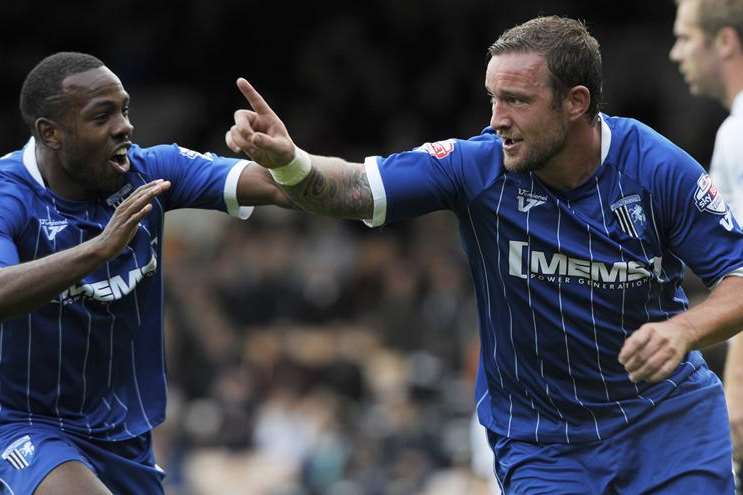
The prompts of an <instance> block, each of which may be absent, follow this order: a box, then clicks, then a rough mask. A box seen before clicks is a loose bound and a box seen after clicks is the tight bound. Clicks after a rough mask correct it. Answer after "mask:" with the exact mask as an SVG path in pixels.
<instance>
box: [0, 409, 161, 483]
mask: <svg viewBox="0 0 743 495" xmlns="http://www.w3.org/2000/svg"><path fill="white" fill-rule="evenodd" d="M67 461H79V462H81V463H83V464H85V465H86V466H88V468H89V469H90V470H91V471H93V473H95V475H96V476H98V478H100V480H101V481H102V482H103V484H105V485H106V486H107V487H108V489H109V490H111V491H112V492H113V493H115V494H117V495H118V494H134V493H137V494H139V493H142V494H145V493H146V494H148V495H149V494H163V493H164V491H163V487H162V480H163V478H164V477H165V473H164V471H163V470H162V469H161V468H160V467H159V466H157V465H156V464H155V455H154V454H153V452H152V439H151V435H150V433H149V432H147V433H145V434H143V435H140V436H138V437H134V438H132V439H129V440H124V441H121V442H107V441H102V440H96V439H89V438H82V437H80V436H77V435H74V434H72V433H69V432H63V431H61V430H60V429H59V428H57V427H55V426H51V425H48V424H42V423H34V424H33V425H29V424H27V423H12V424H5V425H2V426H0V494H16V495H20V494H31V493H33V492H34V490H36V488H37V487H38V486H39V485H40V484H41V482H42V481H43V480H44V478H45V477H46V476H47V475H48V474H49V473H50V472H51V471H52V470H53V469H54V468H55V467H57V466H59V465H60V464H62V463H64V462H67Z"/></svg>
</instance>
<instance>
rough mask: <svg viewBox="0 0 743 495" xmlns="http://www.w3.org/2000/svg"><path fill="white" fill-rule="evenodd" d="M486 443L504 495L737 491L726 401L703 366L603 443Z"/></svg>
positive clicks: (496, 439) (725, 494)
mask: <svg viewBox="0 0 743 495" xmlns="http://www.w3.org/2000/svg"><path fill="white" fill-rule="evenodd" d="M488 439H489V441H490V446H491V447H492V448H493V452H494V453H495V458H496V462H495V474H496V476H497V477H498V480H499V482H500V484H501V487H502V489H503V492H504V493H505V494H508V495H522V494H528V495H538V494H544V495H568V494H570V495H588V494H607V493H611V494H617V495H624V494H627V495H628V494H650V493H652V494H653V495H679V494H715V495H733V494H734V493H735V482H734V477H733V464H732V446H731V442H730V429H729V426H728V417H727V408H726V406H725V399H724V396H723V393H722V387H721V386H720V380H719V379H718V378H717V376H715V374H714V373H712V372H711V371H709V370H708V369H707V368H701V369H699V370H698V371H696V372H695V373H693V374H692V375H691V376H690V377H689V378H688V379H687V380H686V381H685V382H684V383H682V384H681V385H679V388H678V389H677V390H676V391H675V392H674V393H673V394H671V395H670V396H669V397H668V398H666V399H665V400H664V401H662V402H660V403H659V404H658V405H656V406H655V408H653V409H652V410H651V411H650V412H648V413H647V414H645V415H644V416H642V417H640V418H638V419H637V420H635V422H634V423H632V424H631V425H629V426H628V427H627V428H625V429H624V430H622V431H621V432H620V433H618V434H616V435H614V436H613V437H611V438H608V439H606V440H603V441H597V442H591V443H584V444H577V445H569V444H557V443H555V444H534V443H530V442H524V441H519V440H513V439H509V438H505V437H500V436H498V435H497V434H495V433H494V432H492V431H488Z"/></svg>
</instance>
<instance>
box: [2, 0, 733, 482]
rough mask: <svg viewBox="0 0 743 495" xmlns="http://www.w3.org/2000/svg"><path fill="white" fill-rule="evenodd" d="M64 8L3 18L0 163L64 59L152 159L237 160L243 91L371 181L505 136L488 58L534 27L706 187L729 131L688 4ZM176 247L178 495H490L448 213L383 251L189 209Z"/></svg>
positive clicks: (340, 233)
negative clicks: (581, 46)
mask: <svg viewBox="0 0 743 495" xmlns="http://www.w3.org/2000/svg"><path fill="white" fill-rule="evenodd" d="M558 3H559V8H558V6H557V5H556V4H558ZM46 7H48V8H45V6H44V3H43V2H42V4H41V5H39V4H38V3H36V2H34V3H29V2H12V1H11V2H0V19H2V20H3V30H1V31H0V60H1V61H2V62H3V63H2V66H3V78H1V79H0V154H3V153H4V152H6V151H10V150H13V149H17V148H19V147H20V146H22V145H23V143H24V141H25V140H26V139H27V135H28V133H27V130H26V129H24V128H23V125H22V123H21V119H20V116H19V115H18V111H17V109H16V107H17V95H18V92H19V88H20V86H21V83H22V81H23V77H24V76H25V74H26V73H27V72H28V70H29V69H30V68H31V67H33V65H34V64H35V63H36V62H38V61H39V60H40V59H41V58H43V57H44V56H46V55H49V54H51V53H53V52H55V51H59V50H78V51H86V52H90V53H92V54H94V55H96V56H99V57H100V58H102V59H103V60H104V61H105V62H106V63H107V64H108V65H109V66H110V67H111V68H112V70H113V71H114V72H116V73H117V74H118V75H119V76H120V77H121V79H122V81H123V84H124V86H125V88H126V89H127V90H128V92H129V93H130V94H131V97H132V102H131V116H132V120H133V123H134V124H135V126H136V131H135V141H136V142H138V143H139V144H141V145H143V146H147V145H153V144H159V143H169V142H175V141H177V142H178V143H179V144H181V145H184V146H187V147H190V148H193V149H196V150H198V151H214V152H218V153H222V154H228V153H229V152H228V151H227V149H226V147H225V146H224V143H223V136H224V132H225V131H226V130H227V128H228V127H229V123H230V119H231V117H232V112H233V111H234V110H235V109H236V108H238V106H240V105H243V104H244V102H243V101H242V99H241V97H240V95H239V93H238V92H237V90H236V88H235V86H234V80H235V78H236V77H237V76H246V77H248V78H249V79H250V80H251V81H252V82H254V83H255V84H256V86H257V88H258V89H259V91H261V92H262V93H263V94H264V95H265V96H266V98H268V99H269V101H271V103H272V105H273V106H274V107H275V109H276V110H277V112H278V113H279V114H280V115H282V117H283V118H284V121H285V122H286V123H287V125H288V126H290V128H291V131H292V136H293V138H294V139H295V140H296V141H297V143H298V144H299V145H300V146H302V147H304V148H306V149H309V150H312V151H313V152H317V153H327V154H338V155H341V156H344V157H347V158H350V159H355V160H361V159H363V157H364V156H365V155H366V154H371V153H382V154H385V153H390V152H393V151H398V150H404V149H410V148H413V147H415V146H417V145H419V144H421V143H422V142H424V141H432V140H438V139H444V138H449V137H453V136H457V137H467V136H470V135H474V134H477V133H478V132H480V130H481V129H482V127H484V126H485V125H486V124H487V122H488V116H489V115H488V112H489V107H488V103H487V96H486V94H485V91H484V89H483V74H484V67H485V63H486V56H485V54H486V51H487V46H488V45H489V44H490V43H491V42H492V41H494V39H495V38H496V37H497V35H498V34H499V33H500V32H501V31H502V30H503V29H505V28H507V27H510V26H512V25H514V24H516V23H518V22H522V21H524V20H526V19H528V18H530V17H533V16H534V15H537V14H540V13H547V14H552V13H558V14H567V15H571V16H573V17H578V18H583V19H586V20H587V22H588V25H589V28H590V29H591V30H592V32H593V33H594V35H595V36H596V37H597V38H598V39H599V41H600V42H601V44H602V51H603V55H604V62H605V65H604V73H605V80H606V82H605V88H604V90H605V98H604V100H605V102H606V105H605V107H604V108H605V109H606V110H607V111H608V112H609V113H612V114H618V115H627V116H633V117H636V118H639V119H640V120H643V121H644V122H646V123H648V124H650V125H652V126H654V127H655V128H656V129H658V130H659V131H661V132H662V133H663V134H665V135H667V136H668V137H670V138H671V139H672V140H674V141H675V142H677V143H678V144H680V145H682V146H683V147H685V148H686V149H688V150H689V151H690V153H691V154H692V155H694V156H695V157H696V158H697V159H698V160H699V161H700V162H701V163H702V164H703V165H705V166H706V165H707V163H708V158H709V156H710V154H711V149H712V143H713V138H714V132H715V129H716V128H717V126H718V124H719V122H720V121H721V120H722V117H723V112H722V111H721V110H720V109H718V107H717V105H715V104H714V103H712V102H709V103H708V102H704V101H703V100H700V99H693V98H691V97H690V96H689V95H688V92H687V90H686V87H685V86H684V83H683V81H682V79H681V77H680V76H679V75H678V73H677V70H676V67H675V66H674V65H673V64H672V63H670V62H669V61H668V60H667V53H668V50H669V49H670V47H671V44H672V42H673V36H672V22H673V15H674V5H673V2H671V1H670V0H669V1H667V2H647V1H641V0H631V1H627V2H621V3H618V4H611V5H609V4H607V5H605V6H603V7H602V8H598V7H597V6H596V4H595V3H592V2H581V1H578V0H571V1H568V0H564V1H560V2H547V1H525V2H516V3H513V2H509V3H505V2H493V1H489V2H483V1H481V0H460V1H458V2H456V3H453V2H449V1H445V0H425V1H424V0H410V1H393V0H375V1H373V2H355V3H354V2H311V3H304V4H303V3H295V4H292V6H291V7H287V6H286V5H285V4H280V3H275V2H274V3H271V2H258V1H247V2H246V1H240V2H238V1H237V0H230V1H225V2H208V1H206V0H187V1H184V2H179V3H178V5H177V8H175V5H174V6H173V7H166V6H164V5H163V6H157V5H154V4H152V3H151V2H144V1H141V0H127V1H124V2H116V3H115V4H114V3H113V2H110V1H108V0H104V1H101V2H95V3H94V4H91V5H83V4H78V3H75V2H72V3H69V4H65V6H64V7H62V6H61V5H56V4H55V5H54V6H46ZM166 231H167V234H166V236H165V240H166V245H165V259H164V270H165V274H166V299H167V307H166V311H165V316H166V319H167V324H166V338H167V340H168V342H167V346H168V367H169V380H170V395H169V408H168V420H167V421H166V423H165V424H164V425H163V426H161V427H160V428H158V429H157V430H156V433H155V436H156V440H155V442H156V447H157V450H158V459H159V462H160V463H161V464H163V465H164V466H165V468H166V470H167V472H168V478H167V484H168V485H167V486H168V490H169V493H171V494H179V495H180V494H182V495H211V494H251V495H261V494H266V495H315V494H318V495H319V494H329V495H356V494H359V495H360V494H369V495H376V494H379V495H382V494H385V495H396V494H400V495H402V494H406V495H407V494H428V495H434V494H454V493H467V494H475V495H477V494H480V493H487V491H488V485H487V482H485V481H483V480H481V479H479V478H478V477H477V476H475V475H474V474H473V472H472V470H471V469H470V458H471V448H470V441H469V429H470V420H471V414H472V407H473V398H472V389H473V386H472V379H473V373H474V368H475V366H476V363H477V353H478V352H479V348H478V337H477V319H476V314H475V306H474V301H473V297H474V296H473V292H472V288H471V279H470V275H469V268H468V267H467V266H466V262H465V260H464V257H463V255H462V253H461V249H460V247H459V241H458V240H457V228H456V225H455V222H454V219H453V218H452V217H451V216H450V215H448V214H446V213H437V214H434V215H429V216H427V217H425V218H423V219H419V220H416V221H413V222H406V223H404V224H401V225H396V226H389V227H385V228H383V229H380V230H374V231H372V230H369V229H366V228H365V227H363V226H362V225H361V224H360V223H352V222H340V221H333V220H324V219H320V218H317V217H311V216H309V215H306V214H302V213H299V212H293V211H286V210H280V209H278V208H274V207H265V208H259V209H258V210H257V212H256V213H255V214H254V217H253V218H251V219H250V220H248V221H247V222H245V223H241V222H239V221H236V220H232V219H229V218H227V217H226V216H219V215H217V216H215V215H211V214H196V213H194V212H191V211H188V212H184V213H176V214H174V215H173V217H171V218H170V219H169V220H168V224H167V227H166Z"/></svg>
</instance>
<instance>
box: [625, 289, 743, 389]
mask: <svg viewBox="0 0 743 495" xmlns="http://www.w3.org/2000/svg"><path fill="white" fill-rule="evenodd" d="M741 294H743V278H741V277H736V276H729V277H725V278H724V279H723V280H722V281H721V282H720V283H719V284H718V285H717V287H716V288H715V289H714V290H713V291H712V292H711V293H710V295H709V296H708V297H707V299H706V300H705V301H704V302H702V303H701V304H698V305H696V306H694V307H693V308H691V309H690V310H688V311H686V312H683V313H680V314H677V315H676V316H674V317H673V318H671V319H669V320H666V321H658V322H651V323H646V324H644V325H643V326H641V327H640V328H639V329H637V330H636V331H635V332H634V333H633V334H632V335H631V336H630V337H629V338H628V339H627V340H626V341H625V343H624V346H623V347H622V350H621V352H620V353H619V362H620V363H622V365H624V367H625V369H626V370H627V372H628V373H629V375H630V380H632V381H633V382H639V381H648V382H659V381H661V380H663V379H665V378H667V377H668V376H670V375H671V373H673V371H674V370H675V369H676V368H677V367H678V365H679V363H680V362H681V359H682V358H683V357H684V356H685V355H686V354H687V353H688V352H690V351H691V350H693V349H698V348H702V347H706V346H708V345H711V344H716V343H718V342H722V341H724V340H726V339H728V338H730V337H731V336H733V335H735V334H736V333H738V332H739V331H740V330H741V329H743V298H741Z"/></svg>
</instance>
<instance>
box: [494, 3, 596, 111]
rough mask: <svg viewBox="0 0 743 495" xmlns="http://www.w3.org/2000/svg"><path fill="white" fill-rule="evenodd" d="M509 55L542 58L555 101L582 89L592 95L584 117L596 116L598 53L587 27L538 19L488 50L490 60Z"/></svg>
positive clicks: (513, 30)
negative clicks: (570, 91)
mask: <svg viewBox="0 0 743 495" xmlns="http://www.w3.org/2000/svg"><path fill="white" fill-rule="evenodd" d="M510 52H536V53H540V54H542V55H543V56H544V58H545V60H546V61H547V68H548V69H549V72H550V76H551V77H550V82H551V84H552V89H553V91H554V93H555V96H556V97H559V98H560V99H562V98H564V97H565V95H566V94H567V92H568V90H569V89H570V88H572V87H574V86H578V85H583V86H585V87H586V88H588V91H589V92H590V93H591V103H590V105H589V107H588V110H587V114H588V115H589V116H590V117H591V118H592V119H593V118H595V117H596V115H597V114H598V112H599V109H600V106H601V96H602V91H603V89H602V85H603V83H602V76H601V51H600V49H599V43H598V41H596V38H594V37H593V36H591V34H590V33H589V32H588V30H587V29H586V25H585V24H584V23H583V22H581V21H577V20H575V19H569V18H566V17H559V16H548V17H537V18H535V19H532V20H530V21H527V22H525V23H523V24H519V25H518V26H514V27H512V28H511V29H509V30H508V31H506V32H504V33H503V34H502V35H501V36H500V38H498V40H497V41H496V42H495V43H493V44H492V45H491V46H490V48H489V49H488V53H489V54H490V56H491V57H494V56H496V55H501V54H503V53H510Z"/></svg>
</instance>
